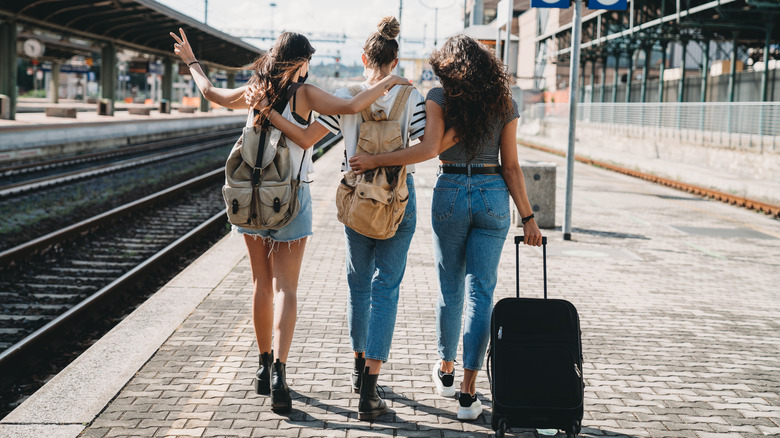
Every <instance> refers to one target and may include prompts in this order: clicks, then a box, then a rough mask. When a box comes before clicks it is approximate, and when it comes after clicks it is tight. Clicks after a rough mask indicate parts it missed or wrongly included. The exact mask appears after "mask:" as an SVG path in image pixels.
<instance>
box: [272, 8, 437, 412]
mask: <svg viewBox="0 0 780 438" xmlns="http://www.w3.org/2000/svg"><path fill="white" fill-rule="evenodd" d="M399 32H400V24H399V23H398V20H397V19H395V17H385V18H383V19H382V20H381V21H380V22H379V24H378V25H377V31H376V32H374V33H372V34H371V35H369V37H368V39H367V40H366V42H365V44H364V46H363V56H362V60H363V65H364V66H365V72H364V76H365V77H366V79H367V80H366V82H364V83H362V84H361V85H360V88H361V89H362V90H366V89H370V88H371V87H372V86H374V84H377V83H379V82H381V81H383V80H385V78H387V77H389V76H390V73H391V72H392V71H393V69H394V68H395V66H396V64H398V42H397V41H396V39H395V38H396V37H397V36H398V34H399ZM400 91H401V87H395V88H393V89H392V90H390V91H389V92H388V93H387V94H386V95H385V96H382V97H380V98H379V99H377V100H376V101H375V102H374V103H373V104H372V105H371V112H372V113H373V112H375V111H378V110H384V111H385V113H386V114H390V109H391V108H392V107H393V104H394V103H395V100H396V98H397V97H398V96H399V95H400ZM335 95H336V96H337V97H341V98H344V99H350V98H351V97H352V94H351V93H350V91H349V89H347V88H342V89H339V90H336V92H335ZM399 122H400V125H401V131H402V132H401V137H402V138H403V140H404V147H407V146H408V145H409V142H410V141H412V140H415V139H422V136H423V132H424V130H426V129H427V128H426V127H425V124H426V118H425V101H424V99H423V96H422V94H420V93H419V92H418V91H417V90H416V89H412V90H411V94H409V97H408V100H407V102H406V105H405V106H404V107H403V112H402V113H401V116H400V119H399ZM272 123H273V124H274V125H275V126H276V127H277V128H279V129H280V130H281V131H282V132H284V134H285V135H286V136H287V138H290V139H292V140H293V141H295V142H296V143H298V144H300V145H310V144H314V143H316V142H317V141H319V140H320V139H321V138H322V137H324V136H325V135H326V134H327V133H328V131H330V132H333V133H338V132H339V131H340V132H341V133H342V134H343V135H344V143H345V147H346V153H345V160H344V162H343V163H342V169H341V170H342V171H348V170H349V169H350V168H349V164H348V162H347V160H348V159H349V158H350V157H352V156H353V155H354V154H355V150H356V147H357V142H358V135H359V133H360V125H361V124H362V123H363V118H362V116H361V115H360V114H356V115H350V114H342V115H321V116H320V117H319V118H317V120H316V123H312V124H311V125H310V126H309V127H308V128H306V129H301V128H300V127H298V126H295V125H293V124H292V123H290V122H288V121H287V120H285V119H284V118H278V117H277V118H274V119H273V120H272ZM407 172H408V173H407V177H406V184H407V187H408V188H409V201H408V203H407V204H406V211H405V213H404V217H403V220H402V221H401V224H400V225H399V227H398V231H396V233H395V235H394V236H393V237H391V238H389V239H383V240H382V239H373V238H371V237H367V236H364V235H362V234H360V233H358V232H356V231H355V230H352V229H350V228H349V227H347V226H345V227H344V233H345V236H346V270H347V284H348V286H349V300H348V309H347V318H348V322H349V337H350V343H351V345H352V350H353V352H354V369H353V371H352V390H353V391H354V392H359V393H360V403H359V405H358V418H359V419H360V420H374V419H376V418H377V417H378V416H379V415H381V414H383V413H385V412H386V411H387V405H386V403H385V402H384V401H383V400H382V399H381V398H380V397H379V395H378V394H377V390H376V386H377V380H378V378H379V373H380V370H381V367H382V364H383V363H384V362H386V361H387V360H388V359H389V356H390V344H391V341H392V339H393V331H394V330H395V319H396V313H397V310H398V296H399V291H400V285H401V280H402V279H403V275H404V271H405V269H406V255H407V252H408V251H409V244H410V243H411V240H412V235H413V234H414V231H415V228H416V223H417V215H416V210H417V207H416V201H415V199H416V198H415V190H414V178H413V176H412V173H413V172H414V168H413V166H407Z"/></svg>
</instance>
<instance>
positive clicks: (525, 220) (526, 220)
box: [520, 213, 534, 225]
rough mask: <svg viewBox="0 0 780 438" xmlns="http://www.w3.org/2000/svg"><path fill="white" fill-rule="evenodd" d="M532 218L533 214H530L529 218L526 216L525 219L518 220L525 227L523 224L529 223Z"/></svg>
mask: <svg viewBox="0 0 780 438" xmlns="http://www.w3.org/2000/svg"><path fill="white" fill-rule="evenodd" d="M533 218H534V214H533V213H531V215H530V216H526V217H524V218H521V219H520V222H522V223H523V225H525V224H526V222H528V221H530V220H531V219H533Z"/></svg>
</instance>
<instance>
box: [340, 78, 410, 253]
mask: <svg viewBox="0 0 780 438" xmlns="http://www.w3.org/2000/svg"><path fill="white" fill-rule="evenodd" d="M413 89H414V87H412V86H411V85H405V86H402V87H401V90H399V92H398V96H396V99H395V102H394V103H393V107H392V108H391V109H390V114H385V111H384V110H381V109H380V110H377V111H375V112H373V113H372V112H371V109H370V107H369V108H366V109H365V110H363V112H362V113H361V116H362V118H363V123H362V124H361V125H360V136H359V138H358V143H357V150H356V152H355V153H357V154H360V153H365V154H372V155H376V154H381V153H384V152H392V151H394V150H396V149H399V148H402V147H404V144H405V141H406V139H404V138H403V136H402V132H403V131H402V129H401V123H400V122H399V119H400V118H401V114H403V110H404V108H405V107H406V102H407V101H408V100H409V95H410V94H411V92H412V90H413ZM361 90H362V88H361V87H360V85H354V86H351V87H349V92H350V93H351V94H352V96H355V95H357V94H358V93H360V91H361ZM408 201H409V189H408V187H407V186H406V166H392V167H378V168H376V169H373V170H369V171H367V172H364V173H361V174H359V175H357V174H355V172H354V171H352V170H350V171H348V172H347V173H346V174H344V178H342V180H341V184H339V188H338V190H337V191H336V207H337V208H338V219H339V221H340V222H341V223H343V224H344V225H346V226H348V227H349V228H351V229H353V230H355V231H357V232H358V233H360V234H362V235H364V236H367V237H371V238H374V239H389V238H391V237H393V236H394V235H395V232H396V230H398V225H399V224H400V223H401V220H403V217H404V212H405V210H406V203H407V202H408Z"/></svg>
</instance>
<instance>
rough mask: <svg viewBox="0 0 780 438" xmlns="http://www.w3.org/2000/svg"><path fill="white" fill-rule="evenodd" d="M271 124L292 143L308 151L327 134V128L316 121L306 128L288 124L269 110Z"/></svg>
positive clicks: (287, 121)
mask: <svg viewBox="0 0 780 438" xmlns="http://www.w3.org/2000/svg"><path fill="white" fill-rule="evenodd" d="M271 111H272V113H271V123H272V124H273V125H274V126H276V128H277V129H279V130H280V131H282V132H283V133H284V135H285V137H287V138H289V139H290V140H292V141H294V142H295V144H297V145H298V146H300V147H301V148H303V149H309V148H310V147H312V146H314V145H315V144H316V143H317V142H318V141H320V140H322V138H323V137H325V136H326V135H327V134H328V132H329V131H328V128H326V127H324V126H322V124H320V123H319V122H317V121H314V122H312V123H310V124H309V126H307V127H306V128H301V127H300V126H298V125H296V124H294V123H292V122H290V121H289V120H287V119H285V118H284V117H282V116H281V114H279V113H278V112H276V111H275V110H271Z"/></svg>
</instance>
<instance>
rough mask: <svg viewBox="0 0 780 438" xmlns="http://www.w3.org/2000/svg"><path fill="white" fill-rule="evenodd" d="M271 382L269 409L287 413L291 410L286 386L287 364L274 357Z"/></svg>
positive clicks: (288, 390) (288, 391)
mask: <svg viewBox="0 0 780 438" xmlns="http://www.w3.org/2000/svg"><path fill="white" fill-rule="evenodd" d="M272 380H273V382H272V383H271V410H272V411H274V412H279V413H287V412H290V410H292V400H290V388H289V387H288V386H287V365H286V364H284V363H282V362H279V359H276V362H274V375H273V379H272Z"/></svg>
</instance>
